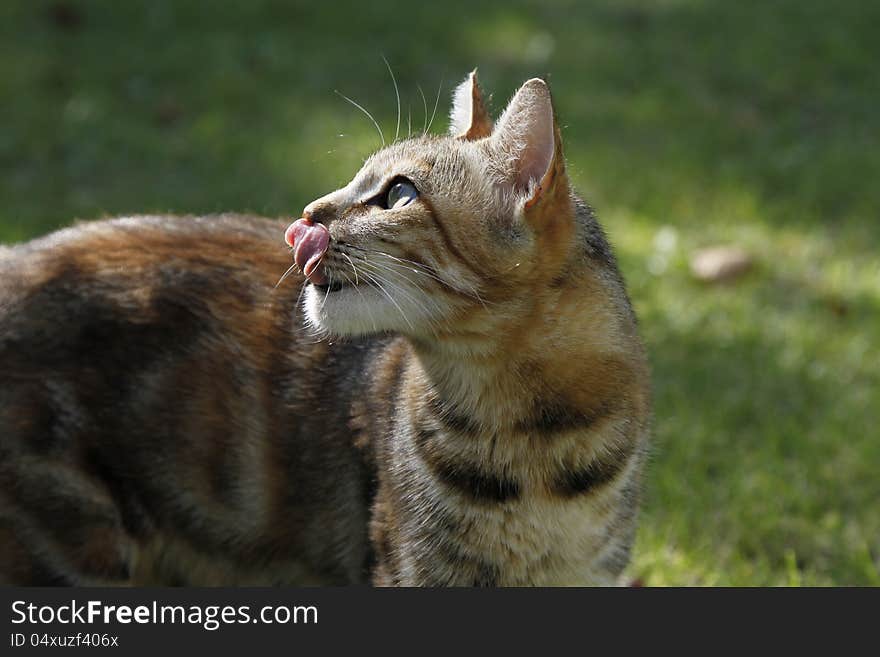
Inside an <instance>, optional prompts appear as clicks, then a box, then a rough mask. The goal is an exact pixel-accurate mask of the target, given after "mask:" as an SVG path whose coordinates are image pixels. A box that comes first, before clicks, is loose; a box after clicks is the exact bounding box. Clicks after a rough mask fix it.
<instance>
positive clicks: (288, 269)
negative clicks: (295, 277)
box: [273, 262, 296, 290]
mask: <svg viewBox="0 0 880 657" xmlns="http://www.w3.org/2000/svg"><path fill="white" fill-rule="evenodd" d="M295 269H296V263H295V262H294V263H293V264H292V265H290V267H288V268H287V271H286V272H284V273H283V274H282V275H281V278H279V279H278V282H277V283H275V287H274V288H273V289H275V290H277V289H278V286H279V285H281V284H282V283H283V282H284V279H286V278H287V277H288V276H290V275H291V274H292V273H293V271H294V270H295Z"/></svg>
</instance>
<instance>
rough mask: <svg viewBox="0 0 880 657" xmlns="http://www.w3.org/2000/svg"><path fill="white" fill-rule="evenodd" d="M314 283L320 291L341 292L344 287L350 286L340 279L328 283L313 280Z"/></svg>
mask: <svg viewBox="0 0 880 657" xmlns="http://www.w3.org/2000/svg"><path fill="white" fill-rule="evenodd" d="M312 285H313V286H314V287H315V289H316V290H318V291H320V292H339V290H341V289H342V288H344V287H348V284H346V283H342V282H340V281H331V282H328V283H320V284H319V283H315V282H314V281H312Z"/></svg>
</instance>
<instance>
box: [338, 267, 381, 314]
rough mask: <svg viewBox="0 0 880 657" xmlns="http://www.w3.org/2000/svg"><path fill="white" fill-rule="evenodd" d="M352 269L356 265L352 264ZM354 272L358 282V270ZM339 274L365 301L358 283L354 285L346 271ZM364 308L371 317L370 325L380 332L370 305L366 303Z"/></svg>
mask: <svg viewBox="0 0 880 657" xmlns="http://www.w3.org/2000/svg"><path fill="white" fill-rule="evenodd" d="M343 255H344V254H343ZM351 268H352V269H354V264H352V266H351ZM354 271H355V281H357V269H354ZM339 273H340V274H341V275H342V277H343V278H345V280H346V281H348V284H349V285H353V287H354V289H355V290H356V291H357V293H358V296H360V298H361V299H363V298H364V293H363V292H361V289H360V287H359V286H358V284H357V283H356V282H355V283H352V282H351V278H349V276H348V274H346V273H345V272H344V271H340V272H339ZM364 308H365V309H366V311H367V314H368V315H369V316H370V323H371V324H372V325H373V330H374V331H378V330H379V326H378V324H376V317H375V316H374V315H373V311H372V310H371V309H370V304H368V303H365V304H364Z"/></svg>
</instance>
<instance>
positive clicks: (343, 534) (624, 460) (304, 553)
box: [0, 76, 649, 585]
mask: <svg viewBox="0 0 880 657" xmlns="http://www.w3.org/2000/svg"><path fill="white" fill-rule="evenodd" d="M464 91H466V92H467V93H466V94H465V93H464ZM517 102H519V105H517ZM548 110H549V95H548V94H547V93H546V87H545V86H543V83H539V81H531V82H530V83H527V85H526V86H524V87H523V89H522V90H521V91H520V92H519V94H518V95H517V98H515V99H514V101H513V102H512V104H511V107H510V108H508V112H507V113H506V114H505V117H502V119H501V121H500V123H499V126H498V128H495V129H494V131H493V128H492V125H491V122H490V121H489V119H488V117H487V115H485V112H484V110H483V108H482V103H481V101H480V98H479V96H478V91H477V88H476V83H475V81H474V79H473V77H472V76H471V77H470V78H469V79H468V80H466V82H465V84H463V85H462V87H460V88H459V93H458V94H457V98H456V109H455V112H454V114H453V132H454V133H455V135H454V137H451V138H450V137H445V138H430V137H424V138H418V139H415V140H410V141H407V142H403V143H400V144H394V145H392V146H391V147H390V148H388V149H386V150H384V151H381V152H380V153H378V154H377V155H376V156H374V157H373V158H372V159H371V160H370V161H368V163H367V164H366V165H365V166H364V169H363V170H362V171H361V173H360V174H359V175H358V176H357V177H356V178H355V179H354V180H353V181H352V183H350V184H349V185H348V186H346V187H345V188H343V189H341V190H338V191H337V192H334V193H333V194H330V195H328V196H326V197H324V198H322V199H319V200H318V201H316V202H314V203H312V204H310V205H309V206H308V207H307V208H306V211H305V212H304V219H303V220H300V221H299V222H296V224H294V226H291V229H289V230H288V241H289V242H290V243H291V245H292V246H293V247H294V256H295V259H296V261H297V263H299V264H300V265H301V267H302V268H303V269H304V270H305V271H306V272H307V273H308V275H309V279H310V282H309V281H306V280H305V279H304V278H303V277H302V276H300V275H299V274H296V275H294V276H292V277H290V278H288V279H287V280H285V281H284V282H283V283H282V284H281V285H280V286H279V287H278V288H277V289H276V288H275V287H274V286H275V283H276V282H277V280H278V277H279V276H280V274H281V273H283V272H284V270H285V269H286V268H287V266H288V265H289V262H290V255H289V254H288V252H287V249H285V247H284V245H283V243H281V242H280V240H279V237H278V236H279V235H280V233H281V232H282V230H283V225H282V224H280V223H276V222H273V221H270V220H264V219H258V218H251V217H241V216H233V215H229V216H222V217H205V218H186V217H184V218H175V217H141V218H129V219H121V220H115V221H110V222H99V223H94V224H87V225H83V226H80V227H76V228H72V229H67V230H65V231H61V232H59V233H56V234H54V235H52V236H49V237H47V238H43V239H41V240H37V241H34V242H32V243H29V244H27V245H22V246H19V247H16V248H14V249H11V250H8V251H0V364H2V365H0V579H2V580H4V581H6V582H7V583H49V584H60V583H77V584H78V583H84V584H92V583H111V584H126V583H134V584H141V583H186V584H221V583H229V584H244V583H257V584H259V583H360V582H372V583H375V584H379V585H394V584H404V585H407V584H413V585H450V584H453V585H454V584H458V585H532V584H536V585H541V584H548V585H560V584H612V583H614V582H615V581H616V579H617V578H618V576H619V575H620V573H621V571H622V569H623V568H624V566H625V565H626V563H627V561H628V555H629V549H630V546H631V542H632V537H633V532H634V527H635V514H636V509H637V498H638V492H639V481H640V472H641V469H642V465H643V461H644V454H645V449H646V444H647V435H648V427H647V422H648V416H649V399H648V397H649V395H648V389H649V385H648V375H647V366H646V362H645V357H644V353H643V350H642V347H641V343H640V341H639V339H638V336H637V333H636V328H635V319H634V316H633V314H632V310H631V308H630V305H629V302H628V300H627V298H626V293H625V290H624V286H623V283H622V281H621V279H620V276H619V274H618V272H617V268H616V265H615V263H614V259H613V257H612V256H611V254H610V250H609V248H608V245H607V243H606V241H605V239H604V236H603V235H602V232H601V230H600V229H599V227H598V225H597V224H596V222H595V219H594V218H593V216H592V214H591V212H590V211H589V209H588V208H587V207H586V206H585V205H583V204H582V203H581V202H580V201H578V200H577V199H576V198H575V197H574V196H572V195H571V193H570V191H569V189H568V186H567V181H566V179H565V175H564V168H563V164H562V158H561V150H560V142H559V137H558V130H556V129H555V127H554V124H553V120H552V111H551V113H550V114H549V115H547V111H548ZM548 117H549V121H550V123H549V126H550V131H549V132H548V130H547V125H544V124H546V121H547V120H548ZM514 119H516V120H515V121H514ZM542 120H543V121H544V124H542V123H541V121H542ZM530 125H534V126H537V127H536V128H535V129H534V130H533V131H532V132H533V133H534V134H531V133H527V132H522V131H520V132H516V130H519V128H518V126H525V127H526V128H528V127H529V126H530ZM511 131H514V133H515V134H511ZM548 138H549V139H550V140H551V144H549V145H548V144H547V140H548ZM499 153H503V156H499ZM481 158H482V160H481ZM483 160H484V161H483ZM532 160H534V162H532ZM506 167H512V169H511V171H507V169H506ZM506 171H507V173H505V172H506ZM524 171H525V173H527V174H528V176H525V175H524V173H523V172H524ZM401 181H404V182H401ZM508 183H509V184H510V185H511V189H509V190H508V189H507V188H506V187H505V185H507V184H508ZM391 187H393V188H394V190H395V191H394V196H393V198H392V195H391V194H392V192H391V189H390V188H391ZM376 199H379V200H378V202H377V201H376ZM462 199H465V200H466V202H467V203H466V205H467V207H464V205H465V203H463V201H462ZM392 200H395V202H394V203H392ZM538 226H540V230H537V227H538ZM303 286H305V288H303ZM301 291H302V292H304V295H303V296H304V299H303V302H302V303H300V295H301ZM328 334H329V335H331V336H333V335H335V336H342V337H341V339H340V338H335V337H327V336H328Z"/></svg>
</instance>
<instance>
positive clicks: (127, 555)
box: [0, 215, 365, 584]
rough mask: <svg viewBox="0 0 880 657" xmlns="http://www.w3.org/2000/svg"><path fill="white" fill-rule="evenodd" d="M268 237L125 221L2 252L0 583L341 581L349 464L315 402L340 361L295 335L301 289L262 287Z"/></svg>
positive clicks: (256, 230) (278, 233)
mask: <svg viewBox="0 0 880 657" xmlns="http://www.w3.org/2000/svg"><path fill="white" fill-rule="evenodd" d="M284 226H285V224H284V223H283V222H278V221H274V220H269V219H262V218H256V217H248V216H240V215H220V216H213V217H173V216H149V217H131V218H122V219H114V220H108V221H99V222H92V223H86V224H80V225H78V226H74V227H72V228H68V229H64V230H61V231H58V232H56V233H53V234H51V235H49V236H46V237H43V238H40V239H37V240H33V241H31V242H28V243H26V244H22V245H18V246H15V247H11V248H8V247H7V248H4V249H2V250H0V363H2V367H0V563H3V564H5V565H4V566H3V567H2V568H0V570H4V571H5V572H0V581H3V580H5V581H8V582H13V583H14V582H18V583H44V584H45V583H50V584H51V583H77V582H81V583H93V582H113V581H120V580H122V581H142V582H154V583H157V582H165V583H169V582H171V583H173V582H175V581H190V582H192V583H202V584H211V583H219V582H223V583H229V582H235V581H239V582H248V583H260V582H262V583H272V582H282V581H288V582H289V581H296V580H300V581H303V580H304V581H310V580H312V579H315V578H317V579H321V578H325V579H327V580H329V581H350V580H351V579H355V578H356V577H357V576H358V575H359V573H360V568H361V566H362V554H361V552H362V550H363V541H364V540H365V539H364V538H363V537H362V534H363V529H362V527H361V525H362V524H363V523H364V520H363V518H362V517H360V516H361V512H360V511H359V508H360V507H359V505H360V498H361V497H362V495H363V491H362V487H363V485H364V484H363V483H362V479H363V473H362V465H361V462H360V456H359V455H358V453H357V451H356V450H355V449H354V448H353V447H351V445H350V439H349V437H348V436H347V435H346V434H345V433H344V432H343V431H341V430H340V431H335V430H333V429H326V430H324V431H321V430H320V429H319V427H318V423H319V422H320V424H321V425H324V424H325V423H326V422H327V419H328V418H330V419H332V415H333V414H332V412H330V411H326V412H325V411H324V409H323V408H322V404H323V403H324V402H323V401H322V400H321V399H316V393H315V390H316V389H320V388H321V386H322V385H324V391H325V392H327V393H328V395H329V397H332V396H333V395H332V392H333V390H332V389H331V387H330V383H328V382H329V381H330V380H331V377H335V379H334V380H341V378H342V377H339V376H338V371H337V370H338V369H339V368H340V367H341V365H339V364H338V363H339V361H343V360H345V359H344V358H343V357H344V356H346V355H351V357H352V359H354V358H356V356H357V353H355V352H356V351H357V349H356V347H352V348H351V349H350V351H352V354H348V352H346V354H342V353H341V352H340V351H339V350H337V352H334V353H339V356H338V359H336V360H334V359H335V358H336V356H335V355H334V354H330V353H329V352H328V347H327V345H326V343H323V342H320V341H318V340H316V339H315V338H314V336H313V335H311V334H309V333H308V332H307V331H305V330H304V329H303V328H302V322H301V318H299V317H298V316H297V312H298V311H297V300H298V296H299V294H300V289H301V283H302V279H301V277H300V276H298V275H292V276H291V277H290V278H288V279H287V280H286V281H285V282H284V284H282V285H280V286H278V287H277V288H276V283H277V282H278V280H279V278H280V277H281V275H282V274H283V273H284V272H285V271H286V270H287V268H288V267H289V266H290V265H291V262H292V261H291V257H290V254H289V252H288V249H287V247H286V246H285V245H284V242H283V240H282V236H283V231H284ZM317 362H320V363H321V364H322V367H321V368H316V367H314V365H315V363H317ZM318 369H320V372H321V374H320V375H317V374H313V375H310V374H309V372H314V371H317V370H318ZM324 378H326V379H327V381H324ZM335 385H338V384H335ZM310 418H313V419H310ZM312 423H314V426H313V424H312ZM339 425H340V426H341V427H344V426H345V423H344V422H340V423H339ZM322 428H323V426H322ZM315 436H320V440H316V439H315ZM304 463H308V464H309V465H310V466H311V468H310V469H307V468H306V467H305V466H304ZM327 469H332V470H334V471H336V472H338V473H340V475H341V476H342V478H343V482H342V483H341V484H333V485H332V486H331V483H332V482H329V481H327V480H326V477H324V478H323V480H322V478H321V477H320V476H319V475H318V473H319V472H321V471H326V470H327ZM323 505H327V506H328V507H329V506H330V505H333V506H334V509H335V510H334V509H327V510H326V514H325V517H326V518H328V519H329V520H328V522H326V524H325V526H324V527H322V528H319V529H315V528H313V527H312V526H311V525H312V524H314V522H315V518H316V517H319V516H320V515H321V512H323V511H324V510H325V509H324V508H323ZM318 506H321V507H322V508H321V509H320V510H319V509H318V508H317V507H318ZM334 514H339V518H340V520H339V522H336V523H334V522H333V516H334ZM343 514H347V515H348V516H350V518H351V519H350V520H345V519H344V518H343ZM328 544H329V545H340V546H345V547H340V550H339V553H340V555H341V557H340V558H339V559H337V560H335V561H331V562H329V563H323V564H321V565H320V566H315V565H313V564H310V563H309V562H310V560H311V558H312V557H311V556H310V555H311V554H312V553H313V552H315V553H317V549H318V548H317V547H316V546H317V545H321V546H326V545H328ZM346 550H347V552H346ZM154 554H156V555H158V554H161V555H165V556H163V559H164V563H160V562H157V561H156V560H155V559H154V558H153V556H152V555H154ZM218 554H223V555H224V557H223V558H222V559H218V558H217V555H218ZM168 555H172V556H168ZM313 556H314V555H313ZM316 559H317V558H316ZM268 561H273V565H272V566H271V568H270V567H268V565H267V562H268ZM315 563H317V561H316V562H315Z"/></svg>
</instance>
